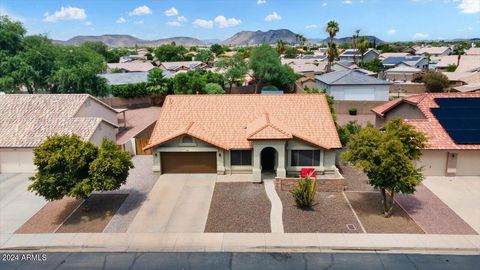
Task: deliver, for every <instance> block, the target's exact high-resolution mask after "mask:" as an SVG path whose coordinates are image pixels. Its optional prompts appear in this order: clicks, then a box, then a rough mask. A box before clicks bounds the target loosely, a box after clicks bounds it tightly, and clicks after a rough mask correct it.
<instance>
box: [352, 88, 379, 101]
mask: <svg viewBox="0 0 480 270" xmlns="http://www.w3.org/2000/svg"><path fill="white" fill-rule="evenodd" d="M345 100H375V89H372V88H356V89H345Z"/></svg>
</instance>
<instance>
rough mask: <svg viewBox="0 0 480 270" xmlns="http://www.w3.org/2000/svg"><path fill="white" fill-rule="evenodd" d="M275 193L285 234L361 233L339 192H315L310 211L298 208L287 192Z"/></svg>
mask: <svg viewBox="0 0 480 270" xmlns="http://www.w3.org/2000/svg"><path fill="white" fill-rule="evenodd" d="M277 193H278V195H279V196H280V199H281V200H282V204H283V227H284V230H285V232H286V233H315V232H318V233H362V229H361V227H360V225H359V224H358V222H357V220H356V218H355V216H354V214H353V212H352V210H351V209H350V207H349V206H348V203H347V201H346V200H345V197H344V196H343V194H342V193H341V192H317V196H316V202H315V205H314V206H313V209H312V210H302V209H300V208H298V207H297V206H296V205H295V201H294V199H293V196H292V194H291V193H290V192H288V191H277ZM348 224H350V225H349V227H351V228H350V229H349V228H348V227H347V225H348ZM351 225H353V227H352V226H351ZM352 229H353V230H352Z"/></svg>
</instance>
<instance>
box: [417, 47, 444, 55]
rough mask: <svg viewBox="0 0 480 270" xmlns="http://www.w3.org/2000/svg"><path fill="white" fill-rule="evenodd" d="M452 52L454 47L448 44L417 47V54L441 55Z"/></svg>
mask: <svg viewBox="0 0 480 270" xmlns="http://www.w3.org/2000/svg"><path fill="white" fill-rule="evenodd" d="M451 53H452V49H451V48H450V47H447V46H442V47H432V46H423V47H416V48H415V54H416V55H430V56H440V55H449V54H451Z"/></svg>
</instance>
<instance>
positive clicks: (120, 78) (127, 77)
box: [98, 70, 173, 85]
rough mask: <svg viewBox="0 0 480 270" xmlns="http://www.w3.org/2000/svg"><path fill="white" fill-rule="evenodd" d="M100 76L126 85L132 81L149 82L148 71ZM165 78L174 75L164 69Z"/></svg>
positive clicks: (117, 83) (115, 83) (110, 82)
mask: <svg viewBox="0 0 480 270" xmlns="http://www.w3.org/2000/svg"><path fill="white" fill-rule="evenodd" d="M98 76H100V77H102V78H105V79H106V80H107V83H108V84H109V85H125V84H131V83H142V82H148V72H126V73H105V74H99V75H98ZM163 76H164V77H165V78H171V77H173V74H172V73H171V72H169V71H167V70H164V71H163Z"/></svg>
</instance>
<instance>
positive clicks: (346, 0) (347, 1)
mask: <svg viewBox="0 0 480 270" xmlns="http://www.w3.org/2000/svg"><path fill="white" fill-rule="evenodd" d="M343 3H344V4H346V5H350V4H351V3H352V1H350V0H345V1H343Z"/></svg>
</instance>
